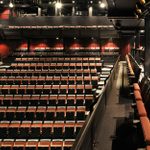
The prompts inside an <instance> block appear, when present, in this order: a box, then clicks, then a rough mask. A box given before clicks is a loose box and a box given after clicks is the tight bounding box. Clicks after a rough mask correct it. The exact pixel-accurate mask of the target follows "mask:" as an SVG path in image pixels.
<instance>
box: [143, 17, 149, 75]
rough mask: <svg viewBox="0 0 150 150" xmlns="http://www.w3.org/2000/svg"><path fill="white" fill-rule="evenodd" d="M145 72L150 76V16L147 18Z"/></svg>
mask: <svg viewBox="0 0 150 150" xmlns="http://www.w3.org/2000/svg"><path fill="white" fill-rule="evenodd" d="M144 55H145V56H144V57H145V58H144V73H145V75H146V76H148V77H150V16H147V17H146V18H145V54H144Z"/></svg>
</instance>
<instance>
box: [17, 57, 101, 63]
mask: <svg viewBox="0 0 150 150" xmlns="http://www.w3.org/2000/svg"><path fill="white" fill-rule="evenodd" d="M15 62H28V63H33V62H44V63H47V62H62V63H64V62H80V63H82V62H94V63H100V62H101V58H100V57H68V58H67V57H50V58H49V57H44V58H33V57H17V58H16V59H15Z"/></svg>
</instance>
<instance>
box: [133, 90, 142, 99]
mask: <svg viewBox="0 0 150 150" xmlns="http://www.w3.org/2000/svg"><path fill="white" fill-rule="evenodd" d="M134 97H135V100H136V101H137V100H142V96H141V93H140V91H134Z"/></svg>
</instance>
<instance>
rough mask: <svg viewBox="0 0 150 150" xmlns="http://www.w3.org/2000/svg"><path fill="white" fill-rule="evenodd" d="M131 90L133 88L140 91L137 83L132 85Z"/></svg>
mask: <svg viewBox="0 0 150 150" xmlns="http://www.w3.org/2000/svg"><path fill="white" fill-rule="evenodd" d="M133 88H134V90H138V91H140V86H139V84H138V83H134V84H133Z"/></svg>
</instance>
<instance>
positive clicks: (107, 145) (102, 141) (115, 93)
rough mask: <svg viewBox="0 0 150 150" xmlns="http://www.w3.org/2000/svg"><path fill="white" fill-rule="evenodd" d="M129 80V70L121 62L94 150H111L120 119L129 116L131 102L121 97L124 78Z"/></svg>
mask: <svg viewBox="0 0 150 150" xmlns="http://www.w3.org/2000/svg"><path fill="white" fill-rule="evenodd" d="M123 76H124V77H125V79H127V69H126V67H125V62H122V61H121V62H119V70H118V76H117V78H116V80H115V83H114V86H113V89H112V91H111V93H110V96H109V98H108V102H107V106H106V111H105V114H104V117H103V119H102V124H101V127H100V128H99V132H98V133H97V135H96V138H95V139H96V141H95V148H94V150H111V149H112V137H113V136H114V135H115V131H116V123H117V120H118V119H119V118H125V117H128V116H129V112H130V111H132V110H131V107H130V106H131V100H129V99H126V98H123V97H121V96H120V87H121V85H122V77H123Z"/></svg>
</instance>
